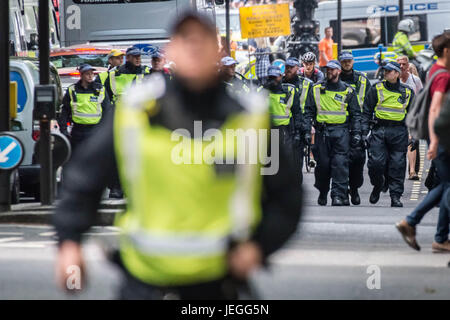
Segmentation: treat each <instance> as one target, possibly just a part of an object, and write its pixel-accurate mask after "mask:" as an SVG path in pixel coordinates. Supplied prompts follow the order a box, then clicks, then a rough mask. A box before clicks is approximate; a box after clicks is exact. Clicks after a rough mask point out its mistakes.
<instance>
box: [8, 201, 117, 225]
mask: <svg viewBox="0 0 450 320" xmlns="http://www.w3.org/2000/svg"><path fill="white" fill-rule="evenodd" d="M125 209H126V201H125V200H106V201H102V202H101V204H100V206H99V210H98V219H97V221H96V222H95V223H94V225H95V226H112V225H113V224H114V219H115V217H116V214H118V213H121V212H124V211H125ZM54 210H55V206H54V205H51V206H39V205H37V204H35V203H34V204H31V203H29V204H19V205H14V206H13V208H12V211H9V212H6V213H2V214H0V223H25V224H51V223H52V217H53V214H54Z"/></svg>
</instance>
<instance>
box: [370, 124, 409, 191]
mask: <svg viewBox="0 0 450 320" xmlns="http://www.w3.org/2000/svg"><path fill="white" fill-rule="evenodd" d="M407 151H408V130H407V128H406V126H404V125H399V126H391V127H385V126H380V127H375V128H374V129H372V134H371V135H370V137H369V161H368V163H367V167H368V169H369V177H370V182H371V183H372V185H373V186H374V187H377V188H382V186H383V184H384V180H385V172H386V173H387V177H388V185H389V193H390V195H391V197H401V196H402V194H403V191H404V183H405V173H406V153H407Z"/></svg>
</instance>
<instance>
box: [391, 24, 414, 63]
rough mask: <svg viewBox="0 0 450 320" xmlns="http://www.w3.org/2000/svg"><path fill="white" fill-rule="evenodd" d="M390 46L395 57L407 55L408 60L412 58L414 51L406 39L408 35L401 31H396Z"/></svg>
mask: <svg viewBox="0 0 450 320" xmlns="http://www.w3.org/2000/svg"><path fill="white" fill-rule="evenodd" d="M392 46H393V49H394V52H395V53H396V54H397V55H407V56H408V57H410V58H411V57H413V56H414V50H413V48H412V46H411V42H410V41H409V39H408V35H407V34H405V33H404V32H402V31H398V32H397V33H396V34H395V36H394V40H393V41H392Z"/></svg>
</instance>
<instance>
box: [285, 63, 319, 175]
mask: <svg viewBox="0 0 450 320" xmlns="http://www.w3.org/2000/svg"><path fill="white" fill-rule="evenodd" d="M299 69H300V61H299V60H298V59H297V58H295V57H289V58H287V59H286V63H285V73H284V77H283V83H286V84H291V85H293V86H295V90H296V93H297V96H298V97H299V98H298V99H299V105H300V110H299V113H295V115H296V116H297V117H296V121H298V122H299V124H298V125H297V128H299V129H297V130H296V132H295V135H294V155H295V162H296V163H299V165H300V170H302V168H303V153H304V149H303V148H304V145H305V144H307V145H311V132H307V131H306V130H307V127H306V123H305V121H304V113H305V104H306V99H307V97H308V95H309V94H311V93H312V84H313V83H312V82H311V81H310V80H308V79H306V78H303V77H301V76H299V75H298V72H299ZM300 123H301V125H300ZM299 130H300V131H299ZM306 165H308V164H306Z"/></svg>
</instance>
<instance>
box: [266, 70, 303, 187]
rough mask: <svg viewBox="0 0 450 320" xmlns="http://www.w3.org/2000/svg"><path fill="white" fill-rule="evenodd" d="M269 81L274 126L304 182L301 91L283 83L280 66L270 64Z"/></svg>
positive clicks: (297, 173)
mask: <svg viewBox="0 0 450 320" xmlns="http://www.w3.org/2000/svg"><path fill="white" fill-rule="evenodd" d="M267 74H268V77H267V81H266V83H265V84H264V88H265V89H267V90H268V91H269V112H270V115H271V119H272V128H274V129H278V130H279V134H280V142H281V143H282V144H284V145H286V148H287V149H288V150H289V152H290V156H291V159H292V161H294V163H295V173H296V176H297V177H298V179H299V182H300V183H302V181H303V175H302V172H301V170H302V167H303V156H302V155H303V150H299V148H300V147H301V146H303V143H302V138H303V136H304V135H303V131H304V130H303V129H304V127H303V113H302V109H301V106H300V99H299V92H298V91H297V90H296V87H295V86H294V85H292V84H290V83H282V80H283V74H282V72H281V69H280V67H278V66H274V65H272V66H270V67H269V68H268V69H267Z"/></svg>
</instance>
